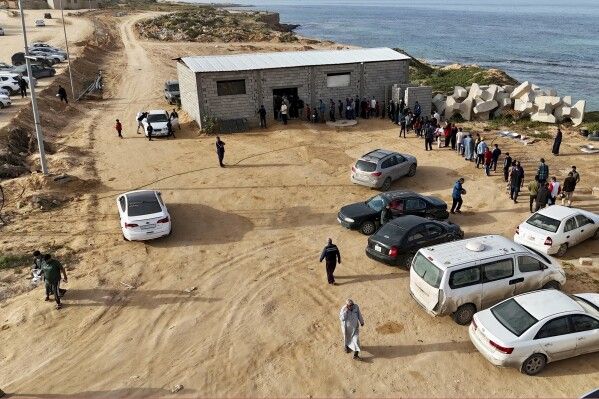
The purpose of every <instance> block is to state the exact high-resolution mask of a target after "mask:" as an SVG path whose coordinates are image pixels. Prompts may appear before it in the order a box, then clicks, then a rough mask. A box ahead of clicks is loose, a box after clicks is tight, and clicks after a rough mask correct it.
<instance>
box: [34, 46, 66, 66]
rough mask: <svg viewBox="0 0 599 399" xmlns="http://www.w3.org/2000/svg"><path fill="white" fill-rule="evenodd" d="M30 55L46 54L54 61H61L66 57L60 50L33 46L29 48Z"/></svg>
mask: <svg viewBox="0 0 599 399" xmlns="http://www.w3.org/2000/svg"><path fill="white" fill-rule="evenodd" d="M29 54H30V55H35V56H46V57H48V58H51V59H53V60H54V61H55V62H56V63H58V62H62V61H64V60H66V59H67V54H66V53H64V52H62V51H54V50H50V49H47V48H44V47H41V48H34V49H30V50H29Z"/></svg>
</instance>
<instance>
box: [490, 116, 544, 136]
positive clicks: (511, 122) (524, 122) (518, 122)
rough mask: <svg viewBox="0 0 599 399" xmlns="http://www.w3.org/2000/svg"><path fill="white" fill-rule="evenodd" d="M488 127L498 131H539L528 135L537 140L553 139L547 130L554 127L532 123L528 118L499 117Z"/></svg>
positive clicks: (491, 121)
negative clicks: (512, 129) (510, 128)
mask: <svg viewBox="0 0 599 399" xmlns="http://www.w3.org/2000/svg"><path fill="white" fill-rule="evenodd" d="M487 125H488V127H489V128H491V129H494V130H497V129H501V128H502V127H508V128H509V127H511V126H513V127H515V128H518V129H525V130H538V131H539V132H536V133H528V134H529V135H530V136H531V137H536V138H551V137H552V136H551V135H550V134H548V133H547V132H546V130H547V129H548V128H549V127H551V126H552V125H548V124H546V123H543V122H537V121H531V120H530V118H528V117H526V118H522V119H513V118H511V117H509V116H499V117H496V118H493V119H491V120H490V121H489V122H487ZM541 136H547V137H541Z"/></svg>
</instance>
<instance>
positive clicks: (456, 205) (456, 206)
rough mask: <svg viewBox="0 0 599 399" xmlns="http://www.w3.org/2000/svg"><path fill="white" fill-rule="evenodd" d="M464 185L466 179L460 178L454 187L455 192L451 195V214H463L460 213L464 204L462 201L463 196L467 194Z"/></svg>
mask: <svg viewBox="0 0 599 399" xmlns="http://www.w3.org/2000/svg"><path fill="white" fill-rule="evenodd" d="M463 184H464V178H463V177H460V178H459V179H458V181H456V182H455V184H454V185H453V191H452V193H451V199H452V203H451V213H462V211H460V208H462V203H463V202H464V201H463V200H462V195H464V194H466V190H464V188H463V187H462V185H463Z"/></svg>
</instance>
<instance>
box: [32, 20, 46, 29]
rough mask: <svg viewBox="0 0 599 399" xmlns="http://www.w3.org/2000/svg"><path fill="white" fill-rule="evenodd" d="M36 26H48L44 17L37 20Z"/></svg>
mask: <svg viewBox="0 0 599 399" xmlns="http://www.w3.org/2000/svg"><path fill="white" fill-rule="evenodd" d="M35 26H37V27H38V28H41V27H43V26H46V23H45V22H44V20H43V19H38V20H36V21H35Z"/></svg>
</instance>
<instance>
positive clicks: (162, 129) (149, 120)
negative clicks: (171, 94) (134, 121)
mask: <svg viewBox="0 0 599 399" xmlns="http://www.w3.org/2000/svg"><path fill="white" fill-rule="evenodd" d="M169 120H170V122H171V127H172V128H173V130H174V129H175V127H177V126H179V120H178V119H170V116H169V113H168V112H166V111H165V110H162V109H154V110H151V111H149V112H148V116H147V117H146V118H145V119H144V120H142V121H141V123H142V126H143V129H144V133H145V135H146V137H147V136H148V125H151V126H152V137H168V136H169V135H170V134H169V131H168V127H167V122H168V121H169Z"/></svg>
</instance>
